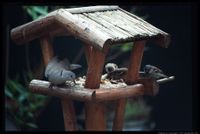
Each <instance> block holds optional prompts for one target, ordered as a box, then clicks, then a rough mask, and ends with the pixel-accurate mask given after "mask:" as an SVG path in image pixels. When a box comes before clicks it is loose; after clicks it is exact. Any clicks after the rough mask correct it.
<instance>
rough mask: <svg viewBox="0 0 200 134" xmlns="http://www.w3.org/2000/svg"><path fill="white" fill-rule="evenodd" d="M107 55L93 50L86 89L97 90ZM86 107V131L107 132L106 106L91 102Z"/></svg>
mask: <svg viewBox="0 0 200 134" xmlns="http://www.w3.org/2000/svg"><path fill="white" fill-rule="evenodd" d="M105 56H106V54H104V53H102V52H101V51H98V50H97V49H95V48H93V49H92V51H91V53H90V58H89V64H88V70H87V75H86V82H85V88H92V89H97V88H99V85H100V79H101V74H102V71H103V65H104V60H105ZM85 106H86V109H85V110H86V112H85V113H86V129H87V130H105V129H106V119H105V106H104V105H103V104H102V103H97V102H89V103H86V104H85Z"/></svg>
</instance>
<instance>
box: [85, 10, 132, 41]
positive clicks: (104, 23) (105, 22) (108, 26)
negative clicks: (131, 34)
mask: <svg viewBox="0 0 200 134" xmlns="http://www.w3.org/2000/svg"><path fill="white" fill-rule="evenodd" d="M85 15H87V16H88V17H90V18H91V19H93V20H95V21H96V22H98V23H100V24H102V25H103V26H104V27H107V28H108V30H110V31H112V32H113V34H115V35H116V36H117V37H118V38H124V39H125V38H127V37H128V36H127V35H125V34H123V33H121V32H120V31H119V30H118V29H116V28H115V26H114V25H112V24H111V23H109V22H107V21H106V20H104V19H102V18H101V17H100V16H98V15H97V14H93V13H87V14H85Z"/></svg>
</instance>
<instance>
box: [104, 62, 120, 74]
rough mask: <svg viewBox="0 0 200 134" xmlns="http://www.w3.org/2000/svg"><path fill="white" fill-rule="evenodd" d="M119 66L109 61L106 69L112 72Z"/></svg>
mask: <svg viewBox="0 0 200 134" xmlns="http://www.w3.org/2000/svg"><path fill="white" fill-rule="evenodd" d="M117 68H118V66H117V64H115V63H107V64H106V65H105V70H106V72H107V73H110V72H112V71H114V70H115V69H117Z"/></svg>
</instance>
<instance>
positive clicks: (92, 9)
mask: <svg viewBox="0 0 200 134" xmlns="http://www.w3.org/2000/svg"><path fill="white" fill-rule="evenodd" d="M118 8H119V7H118V6H88V7H81V8H72V9H65V10H66V11H68V12H70V13H72V14H77V13H91V12H102V11H109V10H117V9H118Z"/></svg>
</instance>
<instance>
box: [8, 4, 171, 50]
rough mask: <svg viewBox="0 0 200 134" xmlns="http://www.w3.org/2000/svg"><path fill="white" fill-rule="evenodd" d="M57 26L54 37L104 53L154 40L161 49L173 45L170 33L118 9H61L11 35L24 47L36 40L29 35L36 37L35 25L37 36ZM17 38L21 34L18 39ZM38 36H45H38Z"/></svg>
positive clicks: (49, 31) (23, 26) (107, 7)
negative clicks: (74, 39)
mask: <svg viewBox="0 0 200 134" xmlns="http://www.w3.org/2000/svg"><path fill="white" fill-rule="evenodd" d="M45 19H46V20H47V19H49V21H46V22H48V23H45ZM40 21H41V22H43V23H41V22H40ZM39 22H40V23H39ZM54 22H55V23H58V24H59V26H58V27H57V29H55V28H49V30H48V33H49V34H52V35H53V36H54V35H60V34H63V33H65V35H73V36H76V37H78V38H79V39H81V40H82V41H84V42H87V43H88V42H89V43H90V44H92V45H94V46H97V47H98V48H100V49H102V48H103V47H104V45H106V44H117V43H121V42H132V41H136V40H147V39H153V40H154V41H156V42H157V43H158V44H159V45H160V46H162V47H167V46H168V44H169V41H170V37H169V34H168V33H166V32H164V31H162V30H160V29H158V28H156V27H154V26H153V25H151V24H149V23H148V22H146V21H144V20H143V19H141V18H139V17H137V16H136V15H133V14H131V13H129V12H127V11H125V10H123V9H121V8H119V7H118V6H93V7H83V8H73V9H59V10H56V11H54V12H51V13H49V14H48V15H47V16H46V17H43V18H40V19H38V20H36V21H33V22H30V23H27V24H25V25H22V26H20V27H17V28H15V29H13V30H12V32H11V35H12V37H13V39H14V40H16V42H17V40H18V42H21V43H23V39H25V40H26V38H29V39H28V40H26V41H30V40H32V39H34V37H33V38H32V37H31V36H29V34H30V35H32V34H33V33H32V34H31V32H32V31H31V25H32V26H34V28H35V30H34V33H35V34H37V32H38V33H41V34H42V33H43V32H41V31H43V30H45V29H47V25H48V27H55V23H54ZM37 24H38V28H37ZM41 24H42V25H43V26H42V25H41ZM28 27H30V30H27V28H28ZM32 28H33V27H32ZM28 31H30V32H28ZM16 34H18V36H17V38H16ZM44 34H45V33H44ZM25 35H26V37H25ZM38 36H42V35H40V34H38ZM20 38H21V39H20ZM35 38H39V37H35Z"/></svg>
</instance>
